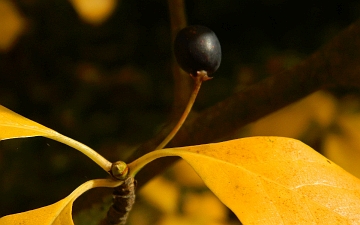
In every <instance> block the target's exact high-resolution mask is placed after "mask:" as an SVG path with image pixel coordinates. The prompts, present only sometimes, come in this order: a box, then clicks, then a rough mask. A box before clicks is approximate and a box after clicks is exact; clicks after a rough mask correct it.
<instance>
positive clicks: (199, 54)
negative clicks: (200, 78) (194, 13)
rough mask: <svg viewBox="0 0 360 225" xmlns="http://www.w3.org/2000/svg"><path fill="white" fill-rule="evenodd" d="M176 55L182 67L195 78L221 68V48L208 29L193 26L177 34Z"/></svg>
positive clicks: (213, 34)
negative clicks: (202, 73)
mask: <svg viewBox="0 0 360 225" xmlns="http://www.w3.org/2000/svg"><path fill="white" fill-rule="evenodd" d="M174 53H175V57H176V60H177V62H178V63H179V65H180V67H181V68H182V69H183V70H185V71H186V72H188V73H190V74H191V75H193V76H196V74H197V72H198V71H201V70H204V71H206V72H207V74H211V73H214V72H215V71H216V70H217V69H218V68H219V66H220V62H221V46H220V42H219V40H218V38H217V37H216V35H215V33H214V32H213V31H212V30H210V29H209V28H207V27H204V26H200V25H193V26H188V27H185V28H184V29H182V30H180V31H179V33H178V34H177V36H176V38H175V42H174Z"/></svg>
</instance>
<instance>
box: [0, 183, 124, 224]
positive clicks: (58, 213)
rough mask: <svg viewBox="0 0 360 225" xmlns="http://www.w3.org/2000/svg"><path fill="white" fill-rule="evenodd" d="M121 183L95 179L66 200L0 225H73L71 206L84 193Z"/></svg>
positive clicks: (12, 217) (6, 218) (2, 220)
mask: <svg viewBox="0 0 360 225" xmlns="http://www.w3.org/2000/svg"><path fill="white" fill-rule="evenodd" d="M122 182H123V181H114V180H112V179H97V180H90V181H87V182H85V183H84V184H82V185H80V186H79V187H78V188H76V189H75V190H74V191H73V192H72V193H71V194H70V195H69V196H67V197H66V198H64V199H62V200H60V201H58V202H56V203H54V204H52V205H49V206H45V207H42V208H38V209H34V210H30V211H27V212H22V213H17V214H12V215H8V216H4V217H1V218H0V225H19V224H22V225H39V224H41V225H73V224H74V222H73V219H72V214H71V213H72V205H73V203H74V201H75V200H76V199H77V198H78V197H79V196H80V195H82V194H83V193H84V192H86V191H88V190H90V189H91V188H95V187H116V186H119V185H121V184H122Z"/></svg>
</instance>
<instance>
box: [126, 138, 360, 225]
mask: <svg viewBox="0 0 360 225" xmlns="http://www.w3.org/2000/svg"><path fill="white" fill-rule="evenodd" d="M170 155H173V156H180V157H182V158H183V159H185V160H186V161H187V162H188V163H189V164H190V165H191V166H192V167H193V168H194V169H195V171H196V172H197V173H198V174H199V176H200V177H201V178H202V179H203V180H204V182H205V184H206V185H207V186H208V187H209V188H210V189H211V190H212V191H213V192H214V194H215V195H217V197H218V198H219V199H220V200H221V201H222V202H223V203H224V204H225V205H227V206H228V207H229V208H230V209H231V210H232V211H233V212H234V213H235V214H236V215H237V217H238V218H239V219H240V220H241V222H242V223H243V224H359V223H360V213H359V212H360V180H358V179H357V178H356V177H354V176H352V175H351V174H349V173H347V172H346V171H345V170H343V169H342V168H340V167H339V166H337V165H335V164H334V163H333V162H331V161H330V160H328V159H326V158H325V157H323V156H322V155H320V154H319V153H317V152H316V151H314V150H313V149H312V148H310V147H309V146H307V145H305V144H303V143H302V142H300V141H297V140H294V139H290V138H282V137H251V138H243V139H238V140H232V141H227V142H222V143H216V144H206V145H199V146H192V147H182V148H173V149H163V150H158V151H154V152H152V153H149V154H148V155H145V156H143V158H140V159H138V160H136V161H134V162H132V163H131V164H129V167H130V171H131V170H133V171H134V172H136V171H138V170H139V168H141V167H142V166H143V165H144V164H146V163H148V162H149V161H151V160H153V159H155V158H159V157H164V156H170Z"/></svg>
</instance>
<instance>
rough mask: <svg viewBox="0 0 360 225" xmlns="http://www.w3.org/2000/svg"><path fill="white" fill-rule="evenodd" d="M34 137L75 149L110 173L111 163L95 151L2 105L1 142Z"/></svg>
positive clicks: (0, 114)
mask: <svg viewBox="0 0 360 225" xmlns="http://www.w3.org/2000/svg"><path fill="white" fill-rule="evenodd" d="M34 136H43V137H47V138H50V139H53V140H55V141H58V142H61V143H64V144H66V145H68V146H70V147H73V148H75V149H77V150H79V151H80V152H82V153H83V154H85V155H86V156H88V157H89V158H90V159H92V160H93V161H94V162H95V163H97V164H98V165H99V166H101V167H102V168H103V169H104V170H105V171H110V168H111V163H110V162H109V161H107V160H106V159H105V158H104V157H102V156H101V155H100V154H98V153H97V152H95V151H94V150H93V149H91V148H89V147H88V146H86V145H84V144H82V143H80V142H78V141H75V140H73V139H71V138H69V137H66V136H64V135H62V134H59V133H58V132H56V131H54V130H52V129H50V128H47V127H45V126H43V125H41V124H38V123H36V122H34V121H32V120H29V119H27V118H25V117H23V116H21V115H19V114H17V113H15V112H13V111H11V110H9V109H7V108H5V107H4V106H2V105H0V141H1V140H6V139H12V138H24V137H34Z"/></svg>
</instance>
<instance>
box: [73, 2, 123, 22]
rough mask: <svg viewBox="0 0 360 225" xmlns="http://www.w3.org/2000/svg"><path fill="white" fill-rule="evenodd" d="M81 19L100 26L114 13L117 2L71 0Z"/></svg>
mask: <svg viewBox="0 0 360 225" xmlns="http://www.w3.org/2000/svg"><path fill="white" fill-rule="evenodd" d="M70 2H71V3H72V4H73V6H74V8H75V10H76V11H77V13H78V14H79V16H80V18H81V19H82V20H83V21H85V22H86V23H90V24H93V25H99V24H101V23H103V22H105V21H106V19H108V18H109V16H110V15H111V14H112V13H113V11H114V9H115V6H116V4H117V2H118V1H116V0H70Z"/></svg>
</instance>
